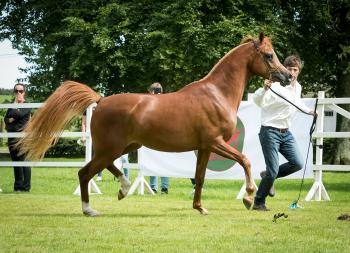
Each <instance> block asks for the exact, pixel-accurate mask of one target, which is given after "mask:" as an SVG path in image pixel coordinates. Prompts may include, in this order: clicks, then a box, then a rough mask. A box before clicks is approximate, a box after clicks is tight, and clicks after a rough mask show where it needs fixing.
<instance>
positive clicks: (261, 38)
mask: <svg viewBox="0 0 350 253" xmlns="http://www.w3.org/2000/svg"><path fill="white" fill-rule="evenodd" d="M264 38H265V34H264V33H263V32H260V33H259V41H260V43H262V42H263V40H264Z"/></svg>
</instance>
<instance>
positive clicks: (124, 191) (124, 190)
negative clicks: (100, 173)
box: [107, 163, 131, 200]
mask: <svg viewBox="0 0 350 253" xmlns="http://www.w3.org/2000/svg"><path fill="white" fill-rule="evenodd" d="M107 169H108V170H109V171H110V172H111V173H112V174H113V175H114V176H115V177H116V178H118V180H119V182H120V189H119V191H118V200H122V199H123V198H125V197H126V196H127V195H128V192H129V190H130V187H131V183H130V181H129V180H128V179H127V178H126V177H125V176H124V174H123V173H122V172H121V171H120V170H119V169H118V168H117V167H115V166H114V164H113V163H112V164H111V165H109V166H108V167H107Z"/></svg>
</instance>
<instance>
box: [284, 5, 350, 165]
mask: <svg viewBox="0 0 350 253" xmlns="http://www.w3.org/2000/svg"><path fill="white" fill-rule="evenodd" d="M278 6H279V7H280V8H281V19H282V21H283V22H284V23H285V24H286V25H287V26H289V27H290V29H291V30H290V34H289V37H290V43H289V47H290V49H291V50H290V51H291V52H292V51H297V52H299V53H300V55H301V56H302V58H303V59H304V60H305V68H304V70H303V72H302V77H301V79H302V80H303V81H304V87H306V88H308V90H314V91H316V90H326V91H327V95H328V96H331V97H333V96H336V97H350V85H349V82H350V44H349V42H350V2H349V1H343V0H332V1H325V0H323V1H302V0H287V1H279V3H278ZM344 108H345V109H347V110H348V111H349V109H350V107H349V106H345V107H344ZM338 118H339V121H338V130H339V131H344V132H349V130H350V122H349V120H346V119H344V118H343V117H338ZM349 148H350V140H349V139H339V140H338V143H337V148H336V150H335V151H336V155H335V159H334V162H335V163H338V164H339V163H341V164H349V162H350V152H349Z"/></svg>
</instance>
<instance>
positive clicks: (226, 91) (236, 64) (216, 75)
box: [203, 44, 251, 109]
mask: <svg viewBox="0 0 350 253" xmlns="http://www.w3.org/2000/svg"><path fill="white" fill-rule="evenodd" d="M250 51H251V50H250V48H249V46H248V45H246V44H243V45H240V46H238V47H236V48H234V49H232V50H231V51H230V52H229V53H227V54H226V55H225V56H224V57H223V58H222V59H221V60H220V61H219V62H218V63H217V64H216V65H215V66H214V68H213V69H212V70H211V71H210V72H209V74H208V75H207V76H206V77H205V78H203V81H204V80H205V82H206V83H208V85H214V86H215V88H216V89H219V90H220V91H221V93H222V95H223V96H224V97H226V99H227V100H228V102H229V103H230V104H231V106H233V108H236V109H238V106H239V104H240V102H241V100H242V98H243V93H244V89H245V86H246V84H247V82H248V80H249V78H250V76H251V73H250V71H249V69H248V62H249V58H250V55H251V53H250Z"/></svg>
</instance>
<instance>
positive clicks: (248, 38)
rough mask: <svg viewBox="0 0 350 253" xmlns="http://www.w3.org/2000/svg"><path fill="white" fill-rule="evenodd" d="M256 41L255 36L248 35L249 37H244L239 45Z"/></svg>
mask: <svg viewBox="0 0 350 253" xmlns="http://www.w3.org/2000/svg"><path fill="white" fill-rule="evenodd" d="M254 40H255V38H254V37H253V36H251V35H248V36H245V37H243V38H242V40H241V42H240V43H239V44H240V45H242V44H245V43H248V42H251V41H254Z"/></svg>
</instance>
